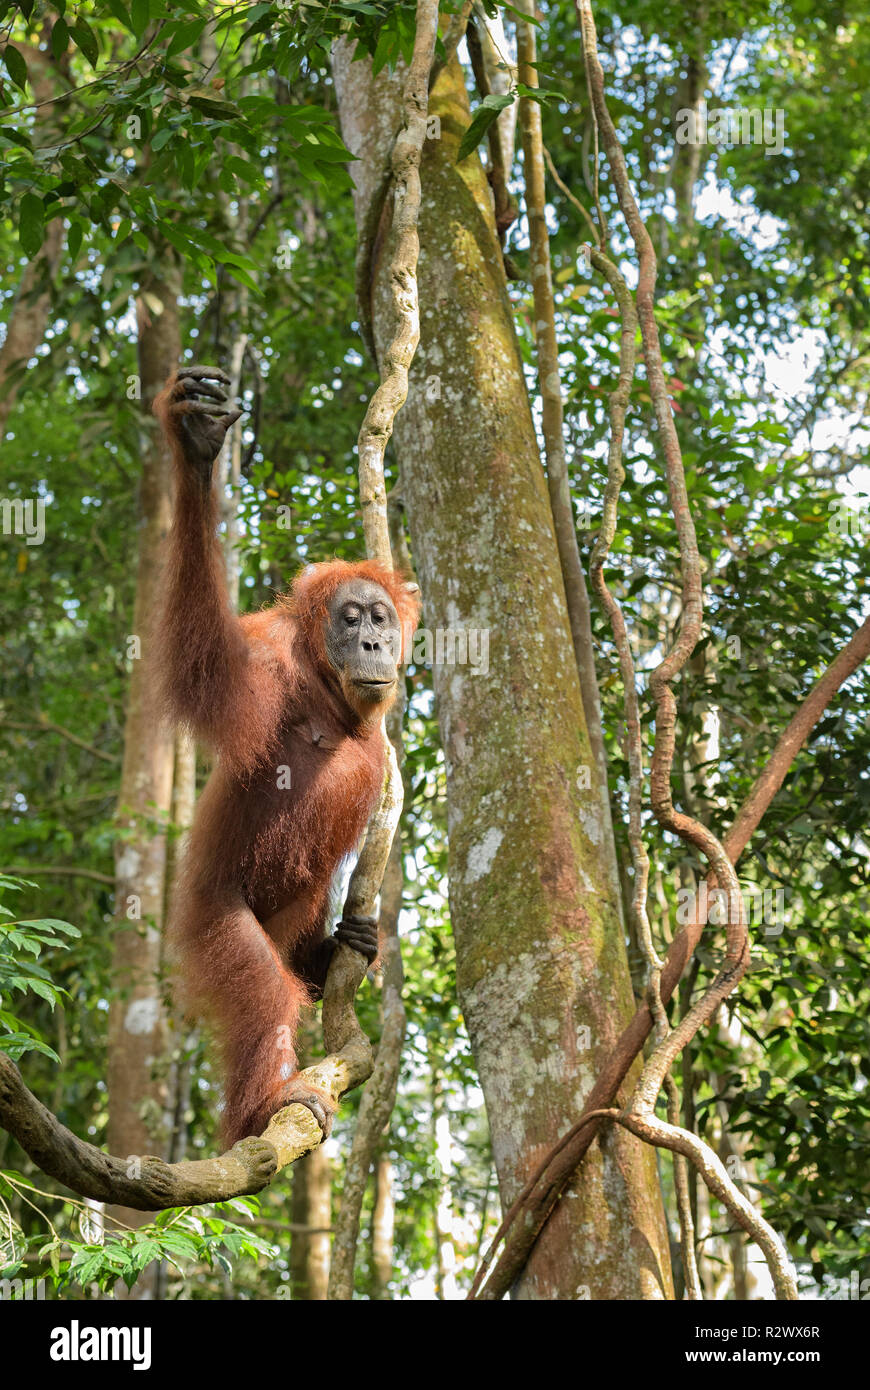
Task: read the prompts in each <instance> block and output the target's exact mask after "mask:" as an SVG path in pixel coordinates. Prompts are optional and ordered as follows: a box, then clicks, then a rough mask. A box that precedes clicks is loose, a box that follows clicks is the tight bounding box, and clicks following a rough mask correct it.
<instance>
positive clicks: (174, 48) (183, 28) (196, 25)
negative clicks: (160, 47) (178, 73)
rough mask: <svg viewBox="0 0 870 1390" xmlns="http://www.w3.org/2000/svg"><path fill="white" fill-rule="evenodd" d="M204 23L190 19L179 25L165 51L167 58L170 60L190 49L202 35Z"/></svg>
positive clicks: (203, 20) (201, 19)
mask: <svg viewBox="0 0 870 1390" xmlns="http://www.w3.org/2000/svg"><path fill="white" fill-rule="evenodd" d="M206 22H207V21H206V19H204V18H200V19H192V20H189V21H188V22H187V23H186V24H181V25H179V27H178V28H177V29H176V31H175V34H174V35H173V37H172V39H171V40H170V43H169V47H168V48H167V50H166V56H167V58H172V57H174V55H175V54H176V53H184V52H186V51H187V50H188V49H189V48H192V47H193V45H194V44H195V43H196V41H197V39H198V38H199V37H200V35H201V34H202V31H203V29H204V28H205V26H206Z"/></svg>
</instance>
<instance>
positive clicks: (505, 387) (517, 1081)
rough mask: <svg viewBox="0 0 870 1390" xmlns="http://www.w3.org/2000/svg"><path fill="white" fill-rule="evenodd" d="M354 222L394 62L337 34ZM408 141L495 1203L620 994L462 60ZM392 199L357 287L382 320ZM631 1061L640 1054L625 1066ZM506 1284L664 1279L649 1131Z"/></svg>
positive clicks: (544, 1292) (425, 570)
mask: <svg viewBox="0 0 870 1390" xmlns="http://www.w3.org/2000/svg"><path fill="white" fill-rule="evenodd" d="M333 69H334V73H335V77H336V85H337V90H338V95H339V113H340V117H341V124H342V131H343V134H344V139H345V142H346V143H347V145H348V146H349V148H350V149H351V150H353V151H354V153H356V154H358V155H359V156H360V160H359V162H358V163H356V164H354V166H353V167H354V179H355V182H356V185H357V188H356V194H355V198H356V212H357V225H358V226H359V227H360V228H362V227H364V226H365V225H366V214H367V205H368V202H369V199H370V198H371V197H372V195H373V193H374V190H375V189H376V188H377V187H378V184H379V182H380V180H381V177H382V171H383V169H384V168H385V167H386V162H387V156H388V152H389V146H390V141H391V139H392V137H393V134H394V132H395V131H396V129H398V125H399V120H398V115H397V113H398V100H399V95H400V90H401V80H402V74H401V72H398V73H395V74H390V73H383V74H381V75H379V77H378V78H377V79H376V80H374V81H373V80H372V77H371V68H370V65H369V63H368V62H363V61H361V62H356V63H352V62H351V61H350V53H349V52H348V49H347V47H346V46H344V45H338V46H337V47H336V50H335V53H334V62H333ZM430 112H431V113H433V114H436V115H438V116H439V117H440V122H441V138H440V140H435V139H433V140H429V141H427V144H426V148H425V150H424V156H423V164H422V181H423V205H422V208H421V216H420V245H421V254H420V265H419V270H418V276H419V282H420V307H421V326H422V341H421V345H420V348H419V350H418V353H417V357H416V359H415V362H414V366H413V368H412V372H411V390H410V394H409V397H408V401H407V404H406V405H405V406H404V408H403V409H402V411H401V412H400V414H399V416H398V418H397V420H396V428H395V434H394V440H395V445H396V450H397V453H398V456H399V459H400V463H401V469H402V491H403V497H404V500H405V503H406V506H407V510H408V516H409V520H410V524H411V535H412V542H413V550H414V560H415V565H416V567H417V570H418V574H419V578H420V582H421V586H422V590H423V595H424V600H425V613H426V623H427V625H428V628H429V629H430V630H431V629H437V628H444V629H449V628H452V629H460V630H468V629H476V630H477V631H479V632H483V633H485V634H486V635H487V636H488V639H489V658H488V671H487V672H486V673H484V672H483V670H480V671H479V672H478V673H476V674H475V673H474V672H473V671H472V670H471V669H470V668H469V667H461V666H456V665H451V664H447V663H441V664H436V665H435V668H434V681H435V692H436V698H437V704H438V717H439V722H440V727H441V735H442V740H443V744H444V751H445V758H446V772H447V795H448V811H449V818H448V824H449V833H450V907H451V917H452V923H453V930H454V934H455V937H456V948H457V982H458V988H459V996H460V1003H461V1005H462V1009H463V1013H464V1015H465V1019H466V1022H467V1025H468V1030H469V1035H470V1038H471V1042H472V1047H473V1049H474V1054H475V1059H476V1063H477V1067H478V1072H479V1075H480V1080H481V1085H482V1087H483V1092H484V1097H485V1100H486V1107H487V1113H488V1116H489V1122H490V1128H491V1132H492V1142H493V1153H494V1157H495V1163H496V1169H497V1174H498V1181H499V1190H500V1195H501V1201H502V1205H503V1207H504V1206H506V1205H507V1204H508V1203H509V1202H510V1201H511V1200H512V1199H513V1198H514V1197H515V1196H516V1195H517V1192H518V1191H519V1189H520V1188H521V1187H522V1185H523V1183H524V1182H525V1179H526V1178H527V1176H528V1174H529V1172H530V1171H531V1169H532V1167H533V1166H534V1164H535V1163H536V1161H537V1160H538V1159H539V1158H540V1156H541V1154H542V1153H543V1152H544V1150H545V1149H546V1148H548V1147H549V1146H550V1145H551V1144H553V1143H554V1142H555V1141H556V1140H557V1139H558V1138H559V1137H560V1136H561V1135H562V1134H563V1133H564V1132H565V1130H566V1129H567V1128H568V1127H569V1125H570V1124H571V1123H572V1122H573V1121H574V1120H575V1119H576V1118H577V1116H578V1114H579V1113H580V1109H581V1107H582V1104H583V1099H584V1097H585V1095H586V1094H587V1093H588V1091H589V1090H590V1088H591V1086H592V1083H593V1081H594V1079H595V1076H596V1073H597V1069H598V1062H599V1060H600V1059H602V1058H603V1057H604V1056H605V1055H606V1053H607V1051H608V1049H609V1047H610V1046H611V1045H612V1044H613V1043H614V1042H615V1040H616V1038H617V1036H618V1035H619V1032H620V1030H621V1029H622V1027H624V1025H625V1024H626V1023H627V1021H628V1019H629V1018H630V1016H631V1014H632V1013H633V1010H634V1006H633V998H632V991H631V983H630V979H629V973H628V965H627V960H626V952H625V944H624V940H623V936H622V932H621V930H620V927H619V913H618V910H617V904H616V901H615V890H614V883H615V875H614V872H613V867H614V866H613V864H612V863H609V862H607V854H606V849H605V843H606V841H605V834H604V827H603V824H602V812H601V801H600V790H601V789H600V783H599V780H598V779H599V773H598V768H597V764H596V760H595V758H594V756H593V754H592V751H591V748H590V743H589V737H588V734H587V731H586V723H585V718H584V713H583V700H582V697H581V690H580V684H579V679H578V674H577V664H576V661H575V657H574V649H573V645H572V641H571V633H570V629H569V626H568V618H567V609H566V601H565V591H564V586H563V583H562V576H561V571H560V567H559V558H558V552H557V548H556V541H555V535H554V530H553V520H552V514H551V510H550V502H549V497H548V493H547V485H546V480H545V477H544V471H543V468H542V465H541V460H540V457H539V454H538V449H537V444H536V440H535V431H534V426H533V422H532V416H531V411H530V408H529V402H528V398H527V394H526V388H525V381H524V377H523V370H522V364H521V361H520V355H519V351H518V345H517V341H516V336H515V333H514V327H513V321H512V316H511V311H510V305H509V301H508V298H507V293H506V285H505V280H504V269H503V265H502V259H501V253H500V249H499V246H498V241H497V237H496V233H495V227H494V219H493V209H492V197H491V193H490V190H489V187H488V185H487V183H486V179H485V176H484V174H483V170H482V168H481V165H480V162H479V160H478V159H477V157H476V156H472V157H470V158H468V159H466V160H464V161H463V163H462V164H459V165H458V164H457V163H456V154H457V148H458V142H459V139H460V138H461V135H462V133H463V131H464V130H465V129H466V127H467V126H468V123H469V119H470V114H469V106H468V98H467V95H466V89H465V83H464V80H463V74H462V71H461V69H460V67H459V65H458V63H456V62H455V61H454V62H453V63H452V64H451V65H450V66H449V67H448V68H446V69H445V70H444V72H442V74H441V76H440V77H439V79H438V82H437V83H436V85H435V87H434V89H433V93H432V99H431V101H430ZM389 210H390V200H389V199H388V200H387V204H386V206H385V209H384V217H383V219H382V224H381V232H380V235H379V237H377V238H376V240H375V247H376V250H375V256H376V260H375V264H374V265H373V267H372V273H371V276H370V277H369V278H370V282H371V308H372V319H373V325H374V335H375V342H376V345H377V347H378V350H379V351H381V352H382V351H383V348H384V344H385V342H387V341H388V340H389V337H390V332H391V327H390V325H389V323H388V322H387V321H386V318H387V313H388V307H387V306H388V304H389V301H390V296H389V288H388V286H387V285H386V283H385V275H386V271H385V268H386V267H387V266H388V263H389V241H390V237H389V221H388V219H389ZM630 1080H631V1078H630ZM514 1293H515V1295H516V1296H517V1297H520V1298H526V1299H560V1298H561V1299H574V1298H578V1297H585V1296H587V1295H588V1296H590V1297H592V1298H595V1299H625V1298H667V1297H669V1296H670V1295H671V1276H670V1266H669V1258H668V1242H667V1235H666V1231H665V1225H664V1219H663V1214H662V1209H661V1198H660V1193H659V1188H658V1181H657V1176H656V1168H655V1157H654V1154H653V1153H652V1151H651V1150H649V1149H644V1147H643V1146H642V1145H641V1144H639V1143H638V1142H637V1141H636V1140H635V1139H634V1138H633V1137H632V1136H630V1135H628V1134H627V1133H625V1132H624V1131H622V1130H618V1131H617V1130H611V1131H609V1132H608V1133H606V1134H605V1136H604V1138H603V1141H602V1143H601V1144H600V1146H598V1147H596V1148H595V1149H594V1150H593V1151H591V1152H590V1153H589V1155H588V1157H587V1160H586V1162H584V1165H583V1169H582V1172H581V1173H579V1174H578V1175H577V1177H576V1178H575V1180H574V1182H573V1185H572V1186H571V1187H570V1189H569V1190H568V1193H567V1195H566V1197H565V1198H564V1199H563V1200H562V1202H561V1203H560V1204H559V1206H558V1208H557V1209H556V1211H555V1212H554V1214H553V1216H552V1218H551V1219H550V1221H549V1222H548V1223H547V1225H546V1227H545V1229H544V1231H543V1232H542V1234H541V1236H540V1238H539V1239H538V1242H537V1244H536V1246H535V1248H534V1250H533V1251H532V1254H531V1258H530V1260H529V1262H528V1264H527V1266H526V1269H525V1271H524V1272H523V1274H522V1276H521V1277H520V1279H519V1280H518V1282H517V1285H516V1287H515V1290H514Z"/></svg>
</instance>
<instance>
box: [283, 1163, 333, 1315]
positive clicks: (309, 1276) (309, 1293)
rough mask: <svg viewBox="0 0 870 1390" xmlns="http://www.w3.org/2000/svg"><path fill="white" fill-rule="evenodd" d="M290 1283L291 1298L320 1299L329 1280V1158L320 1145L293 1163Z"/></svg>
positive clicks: (330, 1217)
mask: <svg viewBox="0 0 870 1390" xmlns="http://www.w3.org/2000/svg"><path fill="white" fill-rule="evenodd" d="M291 1209H292V1212H293V1223H294V1225H296V1226H304V1227H307V1228H308V1229H306V1230H295V1231H294V1232H293V1235H292V1237H291V1241H290V1287H291V1290H292V1293H293V1297H294V1298H299V1299H305V1300H307V1301H308V1302H312V1301H314V1302H317V1303H320V1302H323V1301H324V1300H325V1298H326V1290H327V1286H328V1284H329V1226H330V1223H331V1219H332V1160H331V1159H330V1157H329V1155H328V1153H327V1152H326V1150H325V1149H324V1147H323V1145H322V1144H321V1146H320V1147H319V1148H317V1149H313V1150H312V1152H311V1153H310V1154H306V1155H305V1157H304V1158H300V1160H299V1162H298V1163H296V1164H294V1167H293V1202H292V1208H291Z"/></svg>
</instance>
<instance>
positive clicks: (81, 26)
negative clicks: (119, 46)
mask: <svg viewBox="0 0 870 1390" xmlns="http://www.w3.org/2000/svg"><path fill="white" fill-rule="evenodd" d="M70 34H71V35H72V37H73V38H74V39H75V41H76V43H77V44H78V46H79V48H80V49H81V51H82V53H84V55H85V57H86V58H87V60H88V62H89V63H90V65H91V67H92V68H95V67H96V66H97V63H98V62H99V58H100V45H99V44H98V42H97V36H96V34H95V33H94V31H93V29H92V28H91V27H90V25H89V24H86V23H85V21H84V20H83V19H78V20H76V22H75V24H73V25H72V26H71V27H70Z"/></svg>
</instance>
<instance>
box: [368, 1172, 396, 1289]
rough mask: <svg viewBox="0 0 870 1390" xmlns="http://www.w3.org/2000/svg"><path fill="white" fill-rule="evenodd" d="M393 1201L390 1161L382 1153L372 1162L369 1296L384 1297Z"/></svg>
mask: <svg viewBox="0 0 870 1390" xmlns="http://www.w3.org/2000/svg"><path fill="white" fill-rule="evenodd" d="M395 1228H396V1201H395V1197H394V1196H393V1163H392V1159H391V1158H390V1156H389V1154H386V1153H382V1154H380V1155H379V1156H378V1159H377V1162H376V1163H375V1204H374V1210H373V1211H372V1259H371V1265H372V1298H374V1299H378V1300H384V1299H388V1298H389V1296H390V1281H391V1280H392V1277H393V1236H394V1232H395Z"/></svg>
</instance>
